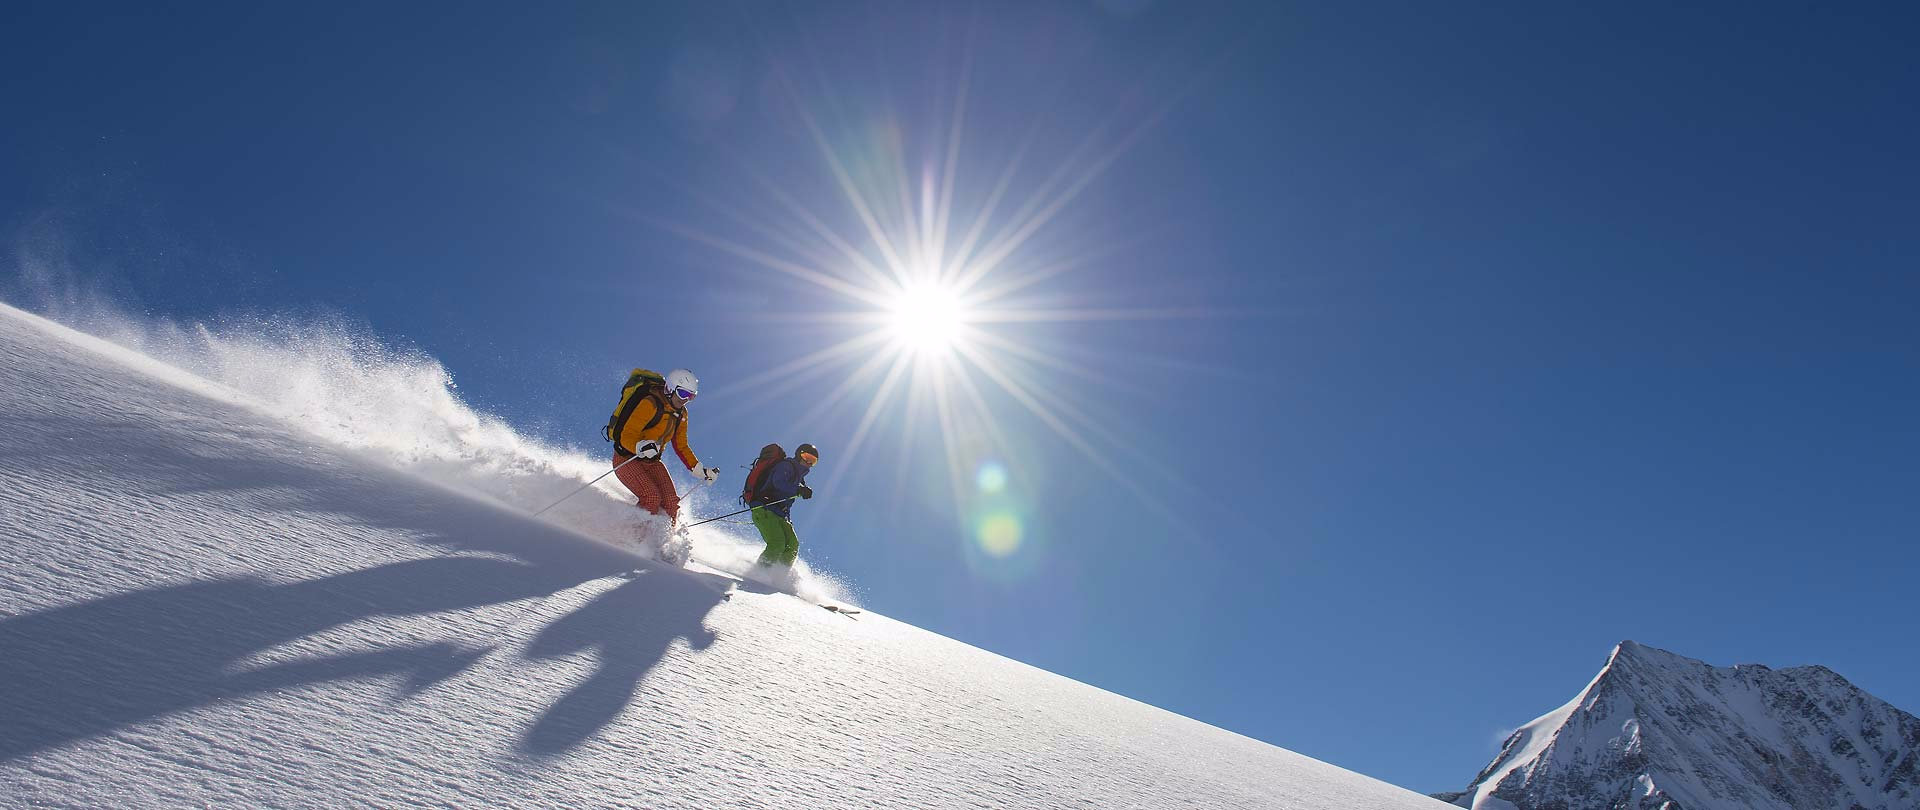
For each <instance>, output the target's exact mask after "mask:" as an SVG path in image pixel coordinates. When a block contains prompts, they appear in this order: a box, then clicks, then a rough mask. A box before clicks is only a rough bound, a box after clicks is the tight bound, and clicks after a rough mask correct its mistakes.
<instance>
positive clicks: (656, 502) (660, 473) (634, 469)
mask: <svg viewBox="0 0 1920 810" xmlns="http://www.w3.org/2000/svg"><path fill="white" fill-rule="evenodd" d="M628 458H629V456H627V455H626V454H624V453H621V452H620V451H618V450H615V451H614V453H613V463H614V464H615V465H616V466H617V465H619V463H620V462H622V461H626V460H627V459H628ZM614 475H617V476H619V477H620V483H622V484H625V485H626V486H627V489H628V490H630V491H632V492H633V494H634V495H635V496H636V497H638V498H639V499H640V508H641V509H645V510H647V511H649V512H652V513H654V514H656V515H666V516H667V519H668V520H679V519H680V493H678V492H675V491H673V477H672V476H670V475H667V465H665V464H661V463H660V459H657V458H643V459H638V460H636V461H634V462H633V463H632V464H628V465H627V466H625V467H621V468H620V469H619V470H617V471H615V472H614Z"/></svg>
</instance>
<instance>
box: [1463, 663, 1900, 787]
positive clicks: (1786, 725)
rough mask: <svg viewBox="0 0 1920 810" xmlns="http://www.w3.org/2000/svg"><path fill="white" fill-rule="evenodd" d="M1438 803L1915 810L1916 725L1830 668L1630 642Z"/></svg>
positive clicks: (1508, 741)
mask: <svg viewBox="0 0 1920 810" xmlns="http://www.w3.org/2000/svg"><path fill="white" fill-rule="evenodd" d="M1442 798H1451V799H1452V800H1453V802H1454V803H1455V804H1456V805H1458V806H1460V807H1470V808H1474V809H1475V810H1509V808H1518V810H1571V809H1572V808H1615V809H1617V810H1823V809H1824V808H1832V809H1833V810H1909V809H1910V808H1914V807H1920V719H1916V718H1915V717H1914V716H1913V715H1911V714H1907V713H1906V712H1903V711H1900V710H1899V709H1896V708H1894V707H1893V706H1891V705H1888V704H1887V703H1885V702H1883V701H1881V700H1879V699H1878V698H1875V697H1874V696H1872V695H1869V694H1867V693H1866V692H1863V691H1861V690H1860V689H1859V688H1857V687H1855V686H1854V685H1853V684H1850V683H1848V682H1847V681H1846V679H1844V678H1841V677H1840V676H1839V675H1837V674H1835V673H1834V672H1832V671H1831V670H1828V669H1827V668H1825V667H1819V666H1811V667H1795V668H1792V669H1782V670H1773V669H1768V668H1767V667H1764V666H1760V665H1758V664H1743V665H1739V666H1733V667H1713V666H1709V665H1707V664H1705V663H1702V662H1700V661H1695V660H1693V659H1691V658H1684V657H1681V656H1679V655H1675V654H1673V653H1670V652H1667V651H1664V650H1659V649H1655V648H1652V647H1648V646H1645V645H1643V644H1638V643H1635V642H1632V641H1623V642H1621V643H1620V645H1619V646H1617V647H1615V648H1614V650H1613V654H1612V655H1611V656H1610V657H1609V658H1608V660H1607V665H1606V666H1605V667H1604V668H1603V669H1601V671H1600V674H1599V675H1597V676H1596V677H1595V678H1594V679H1593V681H1592V682H1591V683H1589V684H1587V688H1586V689H1584V690H1581V692H1580V694H1579V695H1578V696H1576V697H1575V698H1574V699H1573V700H1572V701H1571V702H1569V703H1568V704H1567V705H1565V706H1562V707H1560V708H1558V709H1555V710H1554V711H1552V712H1549V713H1547V714H1545V715H1542V716H1541V717H1539V718H1537V719H1535V720H1534V721H1533V722H1531V723H1528V724H1526V725H1525V726H1522V727H1521V728H1520V729H1519V730H1518V731H1515V732H1514V733H1513V734H1512V736H1510V737H1508V739H1507V742H1506V745H1505V746H1504V747H1503V750H1502V751H1501V752H1500V755H1499V756H1497V757H1495V758H1494V760H1493V762H1492V763H1491V764H1489V765H1488V766H1487V767H1486V769H1485V770H1483V771H1481V773H1480V775H1479V776H1477V777H1475V778H1474V780H1473V783H1472V784H1470V785H1469V786H1468V787H1467V789H1466V790H1465V791H1463V792H1462V793H1460V794H1451V795H1448V796H1443V797H1442Z"/></svg>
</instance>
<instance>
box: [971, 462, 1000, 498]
mask: <svg viewBox="0 0 1920 810" xmlns="http://www.w3.org/2000/svg"><path fill="white" fill-rule="evenodd" d="M973 483H974V485H975V486H978V487H979V488H980V492H981V493H982V494H986V495H997V494H999V493H1000V492H1002V491H1004V490H1005V489H1006V488H1007V468H1006V467H1003V466H1001V465H1000V463H999V462H997V461H989V462H987V463H985V464H982V465H980V471H979V472H978V473H975V474H974V476H973Z"/></svg>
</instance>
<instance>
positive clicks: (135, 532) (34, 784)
mask: <svg viewBox="0 0 1920 810" xmlns="http://www.w3.org/2000/svg"><path fill="white" fill-rule="evenodd" d="M162 331H163V332H164V333H156V334H150V335H147V336H146V337H147V339H148V340H147V341H145V342H141V343H142V345H147V346H148V349H149V350H150V351H152V353H153V354H158V355H162V356H165V357H166V359H167V360H168V361H169V362H168V363H161V362H159V361H157V360H156V359H154V358H153V357H152V356H149V354H143V353H142V352H135V351H132V350H129V349H127V348H125V347H123V346H120V345H116V344H111V343H107V342H105V341H102V340H99V339H96V338H93V337H90V336H87V335H83V334H80V333H78V332H74V331H73V330H70V329H67V328H65V327H63V326H60V325H57V324H54V323H51V322H49V321H46V320H44V319H41V318H38V317H35V316H32V315H28V314H25V313H22V312H19V311H17V310H13V309H10V308H6V307H0V806H7V807H26V806H31V807H141V808H148V807H188V806H191V807H382V808H388V807H420V806H433V807H615V806H618V807H699V808H710V807H808V808H820V807H1075V808H1082V807H1098V808H1122V807H1208V808H1221V807H1246V808H1253V807H1261V808H1353V807H1364V808H1382V809H1383V810H1403V809H1404V810H1415V809H1416V808H1438V807H1443V806H1444V805H1442V804H1440V803H1438V802H1435V801H1434V800H1432V799H1430V798H1428V797H1425V796H1420V795H1418V794H1415V793H1412V792H1409V791H1406V790H1402V789H1400V788H1397V787H1394V786H1391V785H1388V784H1385V783H1382V782H1379V781H1376V780H1374V779H1370V778H1367V777H1365V776H1361V775H1359V774H1355V773H1352V772H1349V771H1345V770H1342V769H1339V768H1336V767H1333V766H1331V765H1327V764H1325V763H1321V762H1318V761H1315V760H1312V759H1308V758H1306V757H1303V756H1300V755H1298V754H1294V753H1292V752H1289V751H1285V750H1282V749H1280V748H1276V747H1274V746H1271V745H1267V744H1265V743H1262V742H1259V741H1256V740H1251V739H1248V738H1245V737H1241V736H1239V735H1236V734H1232V733H1230V732H1227V731H1224V730H1221V729H1218V728H1214V727H1212V726H1208V725H1205V724H1202V723H1199V722H1196V721H1193V720H1190V719H1188V718H1185V717H1181V716H1178V715H1174V714H1171V713H1168V712H1165V711H1162V710H1160V709H1156V708H1154V707H1151V706H1147V705H1144V704H1141V703H1137V702H1135V701H1131V700H1128V699H1126V698H1123V697H1120V696H1117V695H1113V694H1110V693H1107V692H1103V691H1101V690H1098V689H1094V688H1092V687H1089V686H1086V685H1084V684H1081V683H1078V682H1075V681H1072V680H1069V679H1066V678H1062V677H1060V676H1057V675H1053V674H1051V673H1047V672H1043V671H1040V670H1037V669H1034V668H1032V667H1029V666H1026V665H1023V664H1020V663H1018V662H1014V661H1010V660H1007V659H1005V658H1001V657H999V656H996V655H993V654H991V653H987V652H984V651H982V650H979V649H975V648H973V647H969V646H966V645H964V644H960V643H958V642H955V641H952V640H950V639H946V638H943V637H940V636H937V635H934V634H931V633H928V632H926V631H923V630H919V629H916V628H913V627H909V626H906V625H903V624H900V623H898V622H894V621H891V620H889V619H887V618H886V617H884V616H879V615H875V614H872V613H865V614H861V615H858V616H845V615H839V614H835V613H831V612H828V611H824V610H821V609H820V608H819V607H816V606H815V605H814V604H812V603H810V602H808V601H805V600H803V599H800V598H795V597H794V596H790V595H788V594H786V593H782V592H778V591H775V590H773V589H771V588H768V587H765V586H762V585H759V584H757V583H754V582H751V581H745V582H741V581H739V579H740V578H739V576H738V575H737V572H738V571H741V570H744V569H742V568H741V567H740V565H739V563H740V562H741V561H742V560H743V559H745V558H746V557H747V556H750V553H751V552H752V551H753V547H752V544H751V543H748V542H745V541H743V540H741V539H739V538H735V537H731V536H728V535H727V534H726V533H725V531H724V530H725V529H726V527H725V525H724V524H713V525H712V526H711V527H703V531H704V530H706V529H712V530H713V531H710V532H706V533H702V534H697V535H696V538H695V539H696V548H695V555H696V560H697V562H696V563H695V564H694V565H692V566H690V569H689V570H687V571H681V570H678V569H669V568H664V567H660V566H657V565H655V564H653V563H652V562H651V561H650V560H649V559H648V558H647V557H646V556H645V555H644V554H641V553H637V552H636V551H634V550H630V549H624V548H619V547H616V546H615V545H610V544H609V543H617V542H619V541H620V540H621V539H622V538H623V537H629V536H632V535H633V534H634V533H635V532H637V531H640V530H642V529H644V528H645V526H644V525H642V523H643V522H642V523H636V520H637V518H636V514H637V510H635V509H633V507H632V506H631V505H630V501H628V500H626V499H625V498H624V497H622V496H621V495H620V493H619V491H618V490H617V489H616V488H613V487H608V486H602V487H596V488H594V489H591V490H589V491H587V492H585V493H582V494H581V495H579V496H577V497H575V498H574V499H572V500H570V501H568V502H567V504H566V505H565V506H564V507H563V508H559V509H555V510H553V511H552V512H549V513H547V515H546V516H545V517H546V518H549V519H547V520H538V521H536V520H533V519H530V518H528V517H527V515H528V513H529V512H530V511H531V510H532V509H534V508H537V506H539V505H544V504H546V503H550V502H552V501H553V500H554V499H555V498H557V497H559V496H560V495H561V494H564V493H565V492H567V491H568V490H570V489H573V488H574V487H577V486H579V485H580V484H581V483H582V482H585V481H586V480H588V479H589V478H591V477H592V476H593V475H595V474H597V473H599V472H600V471H602V470H604V462H601V461H599V460H598V459H595V458H592V457H590V456H588V455H586V454H584V453H578V452H569V451H563V450H557V449H553V448H544V447H540V446H538V445H535V444H533V443H530V442H527V441H525V440H524V439H522V438H521V437H518V436H517V435H515V434H514V433H513V432H512V431H511V430H510V429H508V428H507V427H506V426H504V425H501V424H499V423H497V422H495V421H491V420H487V419H485V418H482V417H480V416H478V415H476V414H473V413H472V412H471V411H469V410H466V409H465V408H464V406H461V405H460V404H459V402H458V401H457V400H456V399H453V398H452V397H451V396H450V395H449V393H448V392H447V391H446V377H445V374H444V372H443V371H440V370H439V369H438V367H437V365H436V364H433V363H431V362H430V361H427V362H421V361H419V359H418V358H405V357H382V356H378V353H375V355H374V356H369V355H367V354H366V353H365V352H362V351H359V350H358V349H356V348H355V347H354V346H353V345H350V343H347V344H342V343H328V342H326V341H318V342H314V341H307V342H304V343H296V344H293V345H281V346H278V347H277V348H276V346H275V345H274V343H273V341H271V340H266V341H254V340H245V339H236V338H233V337H231V336H228V337H222V336H220V335H215V334H211V333H206V332H202V331H196V330H193V329H185V330H173V331H166V330H162ZM135 342H140V341H135ZM148 344H168V345H170V346H171V347H172V349H171V350H169V351H156V350H153V348H152V345H148ZM359 348H361V349H363V348H365V347H359ZM183 366H184V367H191V368H192V369H193V371H194V372H195V373H192V374H189V373H187V372H186V371H183V370H182V368H181V367H183ZM695 494H696V497H695V498H694V499H693V500H692V501H691V506H690V508H696V509H702V510H703V511H710V509H709V508H710V507H712V506H715V505H716V504H710V503H709V504H702V503H701V501H700V499H699V497H698V495H699V493H695ZM603 541H605V542H603ZM799 586H800V587H799V588H798V589H797V590H799V591H800V592H801V593H802V594H804V595H806V596H808V597H809V598H814V599H816V600H817V599H820V598H823V597H834V598H840V599H844V598H845V594H844V593H843V592H841V591H842V590H843V589H841V588H839V587H838V586H836V585H835V584H834V583H832V582H831V581H829V580H826V579H824V578H821V577H817V576H813V575H807V576H804V577H803V578H802V581H801V582H800V583H799ZM729 588H737V590H736V591H734V592H732V593H731V594H729V591H728V589H729Z"/></svg>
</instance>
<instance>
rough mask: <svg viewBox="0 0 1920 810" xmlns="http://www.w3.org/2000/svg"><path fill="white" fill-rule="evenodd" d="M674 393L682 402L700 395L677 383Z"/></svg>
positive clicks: (689, 400)
mask: <svg viewBox="0 0 1920 810" xmlns="http://www.w3.org/2000/svg"><path fill="white" fill-rule="evenodd" d="M673 395H674V396H676V397H679V398H680V401H681V402H692V401H693V398H694V397H695V396H698V394H695V393H694V392H692V391H688V390H687V389H685V388H681V387H680V386H677V385H676V386H674V387H673Z"/></svg>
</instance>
